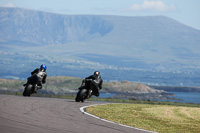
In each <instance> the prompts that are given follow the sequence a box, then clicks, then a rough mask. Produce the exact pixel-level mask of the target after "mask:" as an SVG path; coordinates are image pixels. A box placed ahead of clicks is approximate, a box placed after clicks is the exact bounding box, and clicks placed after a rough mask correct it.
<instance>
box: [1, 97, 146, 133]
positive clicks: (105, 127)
mask: <svg viewBox="0 0 200 133" xmlns="http://www.w3.org/2000/svg"><path fill="white" fill-rule="evenodd" d="M94 104H102V102H90V101H85V102H84V103H76V102H75V101H74V100H67V99H57V98H38V97H22V96H10V95H0V133H143V132H145V131H141V130H137V129H132V128H127V127H123V126H119V125H116V124H112V123H108V122H104V121H101V120H99V119H96V118H93V117H91V116H88V115H86V114H83V113H82V112H81V111H80V109H79V108H80V107H83V106H88V105H94Z"/></svg>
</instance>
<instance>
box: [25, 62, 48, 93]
mask: <svg viewBox="0 0 200 133" xmlns="http://www.w3.org/2000/svg"><path fill="white" fill-rule="evenodd" d="M46 69H47V67H46V65H44V64H42V65H41V66H40V68H36V69H35V70H34V71H32V72H31V76H30V77H29V78H28V79H27V83H26V84H28V82H29V83H32V84H36V85H37V88H36V87H35V90H34V92H35V93H37V89H42V84H44V83H46V77H47V73H46ZM26 84H24V86H25V85H26Z"/></svg>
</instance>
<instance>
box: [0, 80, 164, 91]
mask: <svg viewBox="0 0 200 133" xmlns="http://www.w3.org/2000/svg"><path fill="white" fill-rule="evenodd" d="M82 80H83V79H82V78H76V77H70V76H57V77H47V83H46V84H45V85H43V91H45V93H50V94H65V93H76V92H77V91H78V87H80V85H81V82H82ZM25 83H26V81H24V80H8V79H0V90H1V91H10V92H17V91H20V92H23V84H25ZM101 92H109V93H112V92H115V93H116V92H117V93H130V94H131V93H135V94H139V93H163V92H164V91H162V90H155V89H153V88H150V87H148V86H146V85H144V84H140V83H132V82H129V81H122V82H104V83H103V89H102V90H101Z"/></svg>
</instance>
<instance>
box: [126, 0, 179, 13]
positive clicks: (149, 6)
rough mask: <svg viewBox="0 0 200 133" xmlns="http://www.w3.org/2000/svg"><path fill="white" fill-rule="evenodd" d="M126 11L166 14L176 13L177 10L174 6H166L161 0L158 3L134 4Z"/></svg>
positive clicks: (145, 0) (146, 0)
mask: <svg viewBox="0 0 200 133" xmlns="http://www.w3.org/2000/svg"><path fill="white" fill-rule="evenodd" d="M125 10H128V11H159V12H166V11H174V10H176V8H175V6H174V5H166V4H164V3H163V2H162V1H160V0H157V1H150V0H144V1H143V3H142V4H133V5H131V6H129V7H127V8H126V9H125Z"/></svg>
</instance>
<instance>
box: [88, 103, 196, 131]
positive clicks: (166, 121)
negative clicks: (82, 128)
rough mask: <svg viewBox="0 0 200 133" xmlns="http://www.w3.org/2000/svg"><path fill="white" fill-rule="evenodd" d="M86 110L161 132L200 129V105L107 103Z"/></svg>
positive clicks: (121, 122)
mask: <svg viewBox="0 0 200 133" xmlns="http://www.w3.org/2000/svg"><path fill="white" fill-rule="evenodd" d="M86 111H87V112H88V113H91V114H93V115H96V116H98V117H100V118H103V119H107V120H110V121H114V122H117V123H120V124H124V125H128V126H133V127H137V128H141V129H145V130H150V131H156V132H160V133H168V132H170V133H171V132H175V133H177V132H181V133H184V132H187V133H190V132H191V133H197V132H198V133H199V131H200V108H199V107H185V106H174V105H152V104H106V105H98V106H91V107H88V108H86Z"/></svg>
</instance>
